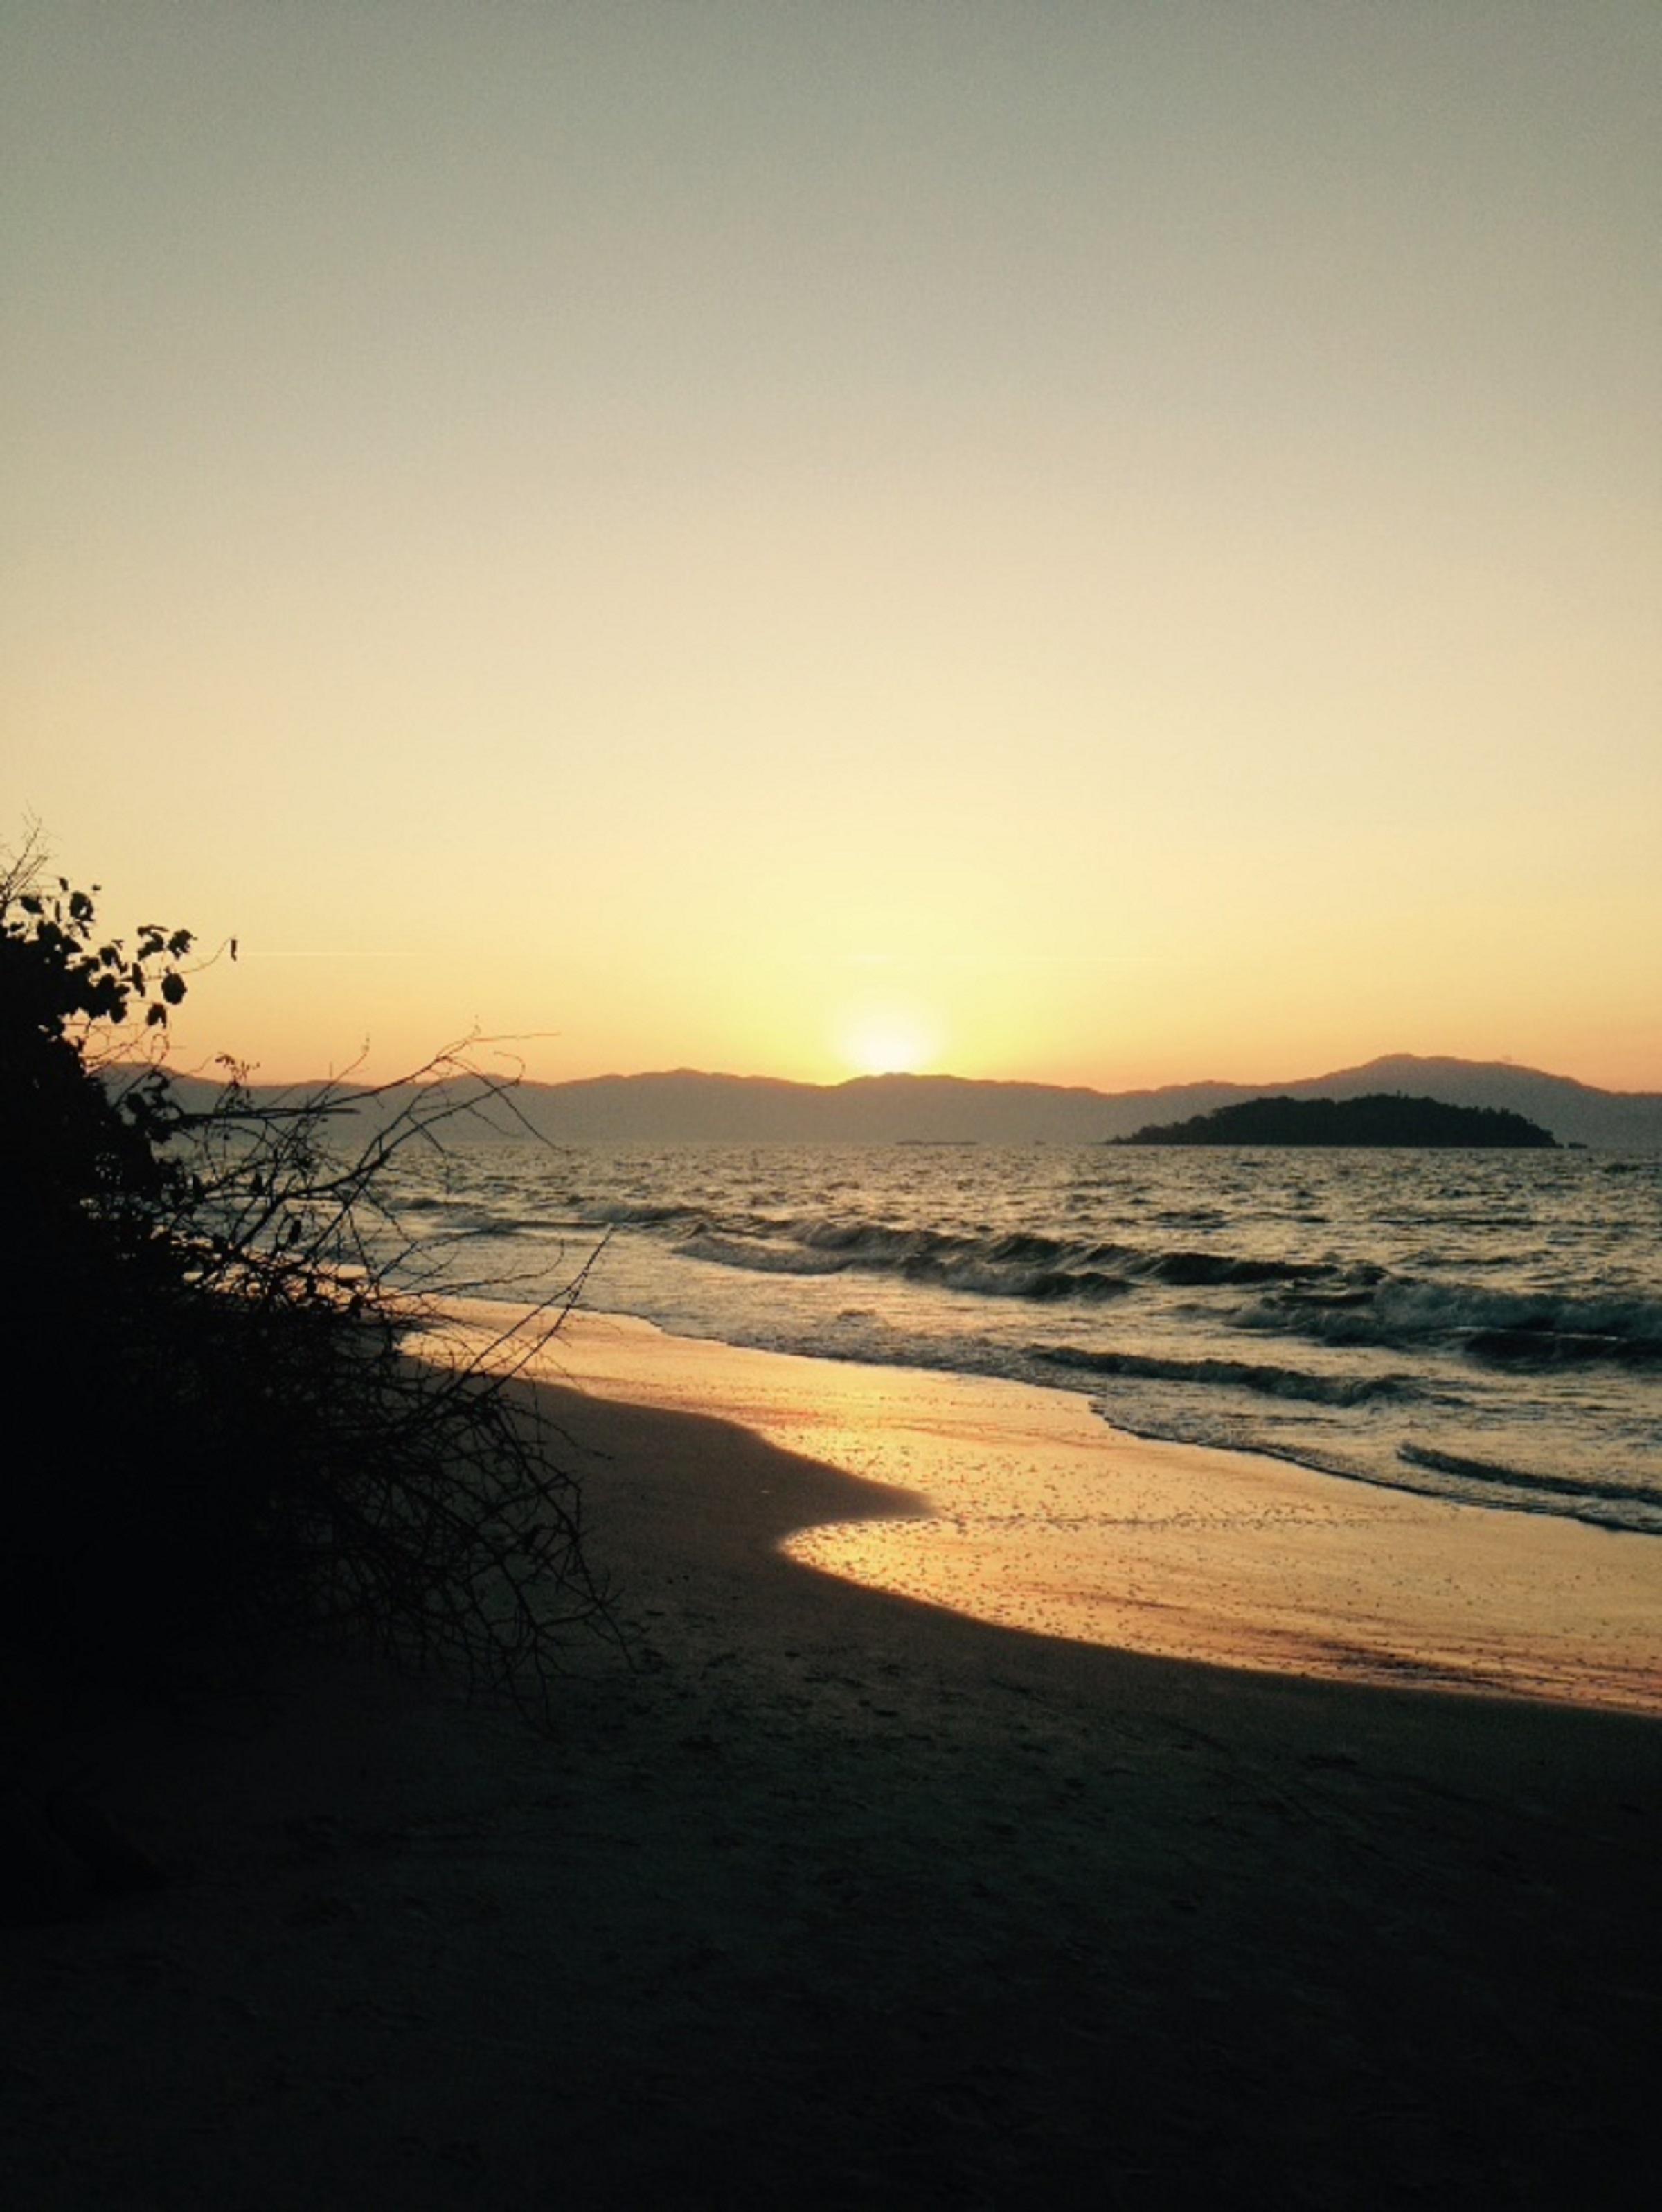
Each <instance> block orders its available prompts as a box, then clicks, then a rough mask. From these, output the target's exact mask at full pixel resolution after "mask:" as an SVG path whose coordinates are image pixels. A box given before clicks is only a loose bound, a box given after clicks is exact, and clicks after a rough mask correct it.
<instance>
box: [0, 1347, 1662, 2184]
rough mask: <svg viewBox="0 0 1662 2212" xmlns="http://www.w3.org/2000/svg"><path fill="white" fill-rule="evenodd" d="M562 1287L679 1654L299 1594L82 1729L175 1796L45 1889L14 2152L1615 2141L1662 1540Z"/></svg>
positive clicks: (1652, 1845) (599, 1429)
mask: <svg viewBox="0 0 1662 2212" xmlns="http://www.w3.org/2000/svg"><path fill="white" fill-rule="evenodd" d="M473 1318H474V1319H476V1320H478V1321H479V1322H488V1321H489V1320H490V1316H488V1315H482V1314H476V1315H475V1316H473ZM553 1350H554V1355H555V1357H554V1359H553V1361H552V1362H551V1364H546V1365H545V1366H544V1367H543V1368H541V1369H540V1370H539V1376H538V1378H537V1380H536V1382H535V1383H534V1386H533V1387H534V1388H535V1389H538V1390H539V1392H540V1393H542V1394H543V1402H544V1403H545V1407H546V1408H547V1410H548V1411H549V1412H550V1413H551V1416H552V1417H553V1419H555V1420H556V1421H557V1424H558V1426H559V1429H560V1431H561V1432H562V1433H563V1438H564V1443H563V1446H562V1449H563V1450H567V1451H569V1455H570V1456H571V1463H572V1464H573V1465H574V1466H576V1467H577V1468H580V1470H581V1473H582V1474H583V1477H584V1484H585V1498H586V1505H587V1520H588V1522H589V1528H590V1537H589V1542H590V1550H591V1553H592V1556H593V1558H594V1561H595V1563H596V1565H598V1566H599V1567H600V1568H601V1569H602V1570H603V1571H606V1573H607V1574H608V1575H609V1576H610V1577H612V1580H613V1581H614V1583H615V1585H616V1588H617V1591H618V1616H619V1620H620V1621H621V1623H622V1624H623V1626H624V1629H625V1632H626V1637H627V1643H628V1657H627V1661H625V1659H624V1656H621V1655H620V1654H619V1653H618V1651H616V1650H613V1649H612V1647H610V1646H607V1645H604V1644H589V1645H584V1646H581V1647H579V1648H576V1649H575V1650H574V1652H573V1655H572V1670H571V1673H570V1675H569V1679H568V1680H567V1681H566V1682H565V1684H564V1685H563V1687H562V1689H561V1690H560V1692H559V1693H558V1695H557V1699H556V1706H555V1715H554V1720H553V1724H552V1728H551V1732H550V1733H548V1734H546V1735H539V1734H536V1733H533V1732H532V1731H530V1730H528V1729H527V1728H526V1727H525V1726H524V1724H523V1723H521V1722H520V1721H518V1720H517V1719H516V1718H515V1717H513V1716H511V1715H509V1714H506V1713H503V1712H500V1711H490V1710H486V1709H481V1708H479V1707H478V1706H474V1707H472V1708H470V1707H469V1706H468V1705H466V1703H465V1702H463V1701H462V1700H461V1699H460V1698H459V1696H458V1695H457V1694H456V1693H455V1692H454V1688H453V1687H451V1686H447V1685H445V1684H443V1683H440V1682H411V1681H409V1680H400V1679H399V1678H397V1677H395V1676H393V1675H391V1674H387V1672H386V1671H385V1670H384V1669H382V1668H379V1667H377V1666H375V1665H374V1664H371V1663H369V1662H367V1661H364V1660H362V1659H359V1658H356V1657H354V1656H350V1655H340V1654H334V1655H327V1654H325V1655H317V1654H314V1655H311V1656H293V1657H291V1658H289V1659H288V1660H285V1661H283V1662H276V1663H274V1664H272V1665H271V1666H270V1667H268V1668H266V1669H265V1671H264V1673H263V1674H262V1675H261V1676H260V1677H259V1679H258V1680H248V1679H244V1680H241V1681H240V1682H238V1683H236V1684H235V1685H234V1686H230V1685H227V1684H223V1683H215V1682H212V1681H204V1683H203V1684H202V1685H201V1686H200V1688H199V1690H198V1691H197V1692H194V1693H193V1694H192V1695H190V1696H188V1697H186V1698H185V1699H182V1700H181V1701H180V1703H179V1704H178V1705H176V1706H175V1708H174V1710H172V1711H168V1712H167V1713H163V1714H154V1715H151V1716H149V1717H146V1718H145V1719H144V1720H143V1723H139V1724H137V1725H128V1726H125V1727H124V1728H123V1729H120V1730H119V1731H114V1732H110V1733H107V1735H105V1736H104V1737H102V1738H101V1739H100V1738H99V1737H97V1736H94V1735H88V1737H87V1738H86V1739H85V1741H83V1742H82V1743H80V1744H78V1745H77V1747H76V1751H75V1753H74V1756H73V1758H72V1759H61V1758H60V1762H59V1763H60V1766H61V1768H62V1770H63V1771H59V1772H58V1773H57V1774H55V1775H48V1774H46V1773H45V1772H39V1773H36V1774H34V1775H33V1777H32V1778H31V1786H32V1788H33V1789H34V1790H35V1791H36V1793H37V1796H38V1798H39V1801H40V1802H46V1803H50V1802H52V1799H51V1793H52V1790H57V1791H58V1792H59V1794H60V1797H61V1799H62V1802H64V1803H65V1804H69V1803H73V1805H75V1806H76V1808H80V1811H81V1813H82V1814H85V1815H87V1816H88V1818H89V1819H90V1820H93V1821H94V1822H95V1821H96V1820H99V1819H100V1818H101V1819H103V1820H107V1822H108V1823H109V1824H110V1827H111V1829H112V1830H113V1832H115V1833H116V1834H117V1835H118V1836H119V1839H120V1841H121V1843H122V1844H123V1845H124V1846H129V1847H131V1852H132V1853H133V1854H135V1855H136V1856H135V1857H134V1858H133V1860H132V1862H131V1865H130V1866H129V1869H128V1873H129V1879H127V1880H125V1881H122V1880H120V1879H118V1878H117V1875H116V1872H115V1871H114V1870H113V1868H112V1863H111V1860H110V1856H109V1854H108V1853H107V1852H105V1851H103V1850H101V1849H100V1846H99V1844H98V1843H97V1840H96V1833H95V1831H94V1829H92V1828H88V1838H89V1839H88V1843H87V1845H86V1850H85V1855H84V1857H85V1870H84V1880H83V1881H82V1884H81V1887H80V1889H79V1891H78V1892H77V1893H76V1894H75V1895H74V1896H73V1897H70V1898H68V1899H66V1901H65V1905H64V1910H63V1912H62V1914H61V1916H60V1917H57V1918H55V1919H53V1920H52V1921H50V1922H47V1923H45V1924H36V1925H27V1926H21V1927H11V1928H8V1929H4V1930H3V1932H0V1947H3V1954H4V1958H5V1972H4V1976H3V1988H4V1996H3V2020H4V2030H3V2069H4V2070H3V2102H0V2115H3V2126H0V2185H3V2187H4V2190H5V2194H6V2197H7V2200H8V2201H9V2202H10V2203H17V2204H20V2205H27V2206H30V2207H32V2208H40V2212H48V2208H63V2212H70V2208H73V2212H83V2208H103V2207H107V2208H111V2212H114V2208H118V2207H119V2208H122V2212H139V2209H140V2208H151V2207H154V2208H170V2212H171V2208H180V2212H186V2208H189V2212H198V2208H200V2212H224V2208H228V2207H236V2208H246V2212H265V2208H271V2212H282V2209H283V2208H289V2207H300V2206H308V2207H310V2206H322V2207H329V2208H333V2207H337V2206H339V2207H343V2208H344V2207H346V2206H348V2205H350V2206H354V2207H356V2206H359V2205H362V2204H364V2203H386V2204H388V2205H393V2206H399V2207H410V2208H413V2212H429V2208H431V2212H440V2208H444V2212H449V2209H450V2208H460V2207H464V2206H466V2207H473V2206H490V2207H493V2208H510V2209H511V2212H518V2208H527V2212H529V2208H533V2207H537V2208H542V2207H551V2206H568V2205H569V2206H574V2207H581V2206H587V2205H618V2206H624V2205H629V2206H636V2205H687V2206H710V2207H716V2206H728V2207H752V2206H755V2207H764V2206H775V2205H794V2204H820V2203H823V2204H828V2205H847V2206H865V2205H874V2206H888V2205H893V2206H903V2205H904V2206H911V2205H941V2206H945V2205H953V2206H967V2205H988V2206H1005V2205H1009V2206H1026V2205H1051V2204H1055V2205H1071V2204H1075V2203H1092V2204H1104V2205H1114V2204H1126V2205H1133V2204H1135V2205H1160V2204H1167V2203H1185V2202H1190V2201H1196V2200H1197V2199H1200V2198H1203V2199H1204V2200H1205V2201H1208V2202H1212V2203H1229V2204H1259V2203H1262V2204H1266V2205H1267V2204H1270V2203H1275V2204H1278V2205H1287V2204H1294V2205H1310V2206H1318V2205H1319V2206H1334V2205H1346V2204H1355V2205H1364V2204H1367V2205H1372V2204H1379V2205H1394V2204H1413V2203H1426V2204H1440V2203H1450V2202H1453V2201H1456V2199H1457V2198H1458V2199H1463V2200H1464V2201H1465V2202H1467V2203H1474V2204H1482V2205H1513V2204H1520V2205H1523V2204H1542V2205H1545V2204H1547V2203H1553V2204H1558V2203H1562V2202H1563V2201H1564V2200H1565V2199H1566V2198H1567V2197H1574V2200H1575V2201H1578V2202H1581V2203H1615V2202H1619V2201H1623V2198H1624V2197H1625V2195H1626V2194H1627V2193H1628V2192H1629V2191H1630V2190H1631V2188H1632V2186H1633V2183H1634V2177H1635V2175H1636V2173H1637V2172H1640V2171H1641V2170H1642V2166H1641V2161H1644V2160H1647V2159H1648V2156H1649V2144H1648V2135H1649V2123H1648V2118H1647V2115H1648V2110H1649V2106H1648V2097H1649V2090H1650V2082H1651V2079H1652V2076H1653V2070H1654V2069H1653V2051H1654V2047H1655V2036H1656V2029H1657V2021H1658V2006H1659V2001H1662V1912H1659V1909H1658V1908H1659V1905H1662V1875H1659V1869H1662V1850H1659V1845H1662V1694H1659V1683H1658V1674H1657V1666H1656V1646H1655V1621H1656V1611H1657V1608H1656V1604H1655V1599H1656V1595H1657V1591H1658V1570H1657V1569H1656V1568H1654V1567H1653V1565H1652V1564H1651V1562H1652V1558H1653V1550H1654V1547H1653V1543H1652V1541H1651V1540H1648V1539H1646V1538H1642V1537H1638V1536H1632V1535H1622V1534H1610V1533H1608V1532H1604V1531H1597V1530H1592V1529H1586V1528H1579V1527H1576V1526H1574V1525H1572V1524H1568V1523H1564V1522H1546V1521H1544V1520H1536V1519H1531V1517H1530V1516H1523V1515H1500V1514H1489V1515H1483V1514H1477V1513H1475V1512H1473V1511H1472V1510H1470V1509H1466V1508H1460V1507H1454V1506H1450V1505H1446V1504H1440V1503H1436V1502H1434V1501H1425V1500H1418V1499H1407V1498H1399V1497H1396V1496H1393V1495H1390V1494H1387V1493H1385V1492H1379V1491H1375V1490H1371V1489H1368V1488H1367V1487H1366V1486H1358V1485H1336V1484H1334V1483H1332V1482H1330V1480H1327V1479H1325V1478H1318V1477H1312V1476H1309V1475H1306V1474H1303V1473H1301V1472H1300V1471H1299V1470H1296V1469H1294V1468H1288V1467H1282V1466H1278V1465H1277V1464H1276V1463H1275V1462H1263V1461H1253V1462H1247V1461H1237V1460H1232V1459H1231V1458H1230V1457H1229V1456H1228V1455H1222V1454H1214V1455H1207V1454H1200V1453H1196V1452H1192V1451H1190V1450H1188V1449H1182V1448H1178V1447H1172V1446H1152V1445H1147V1444H1141V1443H1137V1442H1135V1440H1133V1439H1125V1438H1119V1437H1115V1436H1114V1435H1113V1433H1112V1432H1111V1431H1108V1430H1106V1429H1105V1426H1104V1425H1103V1424H1102V1423H1101V1422H1099V1421H1097V1420H1095V1419H1093V1417H1092V1416H1091V1415H1090V1414H1089V1413H1088V1412H1087V1411H1086V1410H1085V1409H1084V1408H1083V1407H1082V1405H1081V1403H1080V1401H1073V1400H1070V1399H1069V1398H1068V1397H1067V1396H1066V1395H1063V1394H1055V1393H1047V1392H1036V1391H1024V1390H1022V1389H1020V1388H1019V1387H1018V1386H1014V1385H1006V1384H992V1383H974V1382H965V1381H964V1380H962V1379H948V1378H940V1377H934V1376H921V1375H917V1374H915V1373H912V1372H909V1371H907V1370H857V1369H855V1368H852V1367H839V1366H834V1365H828V1364H823V1363H818V1362H813V1361H808V1360H794V1359H785V1358H780V1357H778V1356H776V1355H770V1354H763V1353H753V1352H732V1351H730V1350H729V1349H728V1347H726V1346H718V1345H713V1344H705V1343H692V1342H689V1341H685V1340H675V1339H673V1338H666V1337H663V1336H661V1335H660V1334H658V1333H657V1332H655V1331H654V1330H651V1329H649V1328H647V1327H646V1326H645V1325H644V1324H641V1323H637V1322H618V1321H612V1320H610V1319H608V1318H607V1317H606V1316H598V1315H596V1316H573V1317H571V1320H570V1321H569V1323H568V1326H567V1328H566V1330H565V1331H564V1332H563V1334H562V1336H561V1339H560V1340H559V1341H558V1343H557V1346H555V1347H554V1348H553ZM1019 1490H1020V1491H1021V1492H1022V1493H1023V1494H1024V1495H1025V1496H1026V1500H1027V1503H1026V1508H1025V1517H1023V1518H1021V1519H1020V1521H1019V1523H1018V1525H1014V1526H1012V1525H1010V1522H1011V1513H1012V1508H1011V1499H1012V1497H1013V1496H1014V1495H1015V1494H1016V1492H1018V1491H1019ZM1105 1492H1111V1499H1112V1502H1111V1505H1105V1504H1104V1502H1103V1500H1104V1493H1105ZM1334 1492H1342V1493H1343V1495H1342V1496H1336V1495H1334V1494H1333V1493H1334ZM1480 1524H1481V1525H1480ZM1266 1561H1267V1562H1268V1565H1266V1564H1265V1563H1266ZM134 1869H137V1871H135V1870H134ZM144 1869H148V1870H149V1874H150V1875H151V1876H152V1877H153V1878H152V1879H150V1880H148V1881H146V1880H144V1879H143V1870H144Z"/></svg>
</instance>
